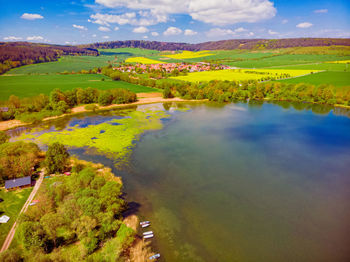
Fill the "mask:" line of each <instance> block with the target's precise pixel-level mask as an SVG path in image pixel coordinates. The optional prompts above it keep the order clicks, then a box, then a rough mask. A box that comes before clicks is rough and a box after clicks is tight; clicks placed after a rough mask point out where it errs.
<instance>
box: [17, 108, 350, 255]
mask: <svg viewBox="0 0 350 262" xmlns="http://www.w3.org/2000/svg"><path fill="white" fill-rule="evenodd" d="M185 106H187V107H191V110H190V111H189V112H185V113H174V114H173V115H172V117H171V118H170V120H168V121H167V122H164V128H163V129H162V130H159V131H155V132H149V133H147V134H145V135H143V137H142V139H141V141H139V142H138V143H137V145H136V148H135V149H134V152H133V155H132V160H131V162H130V165H129V167H128V169H126V170H116V169H114V171H115V172H116V173H117V174H118V175H120V176H122V177H123V181H124V184H125V191H126V192H127V197H128V200H129V201H132V202H133V203H137V209H138V212H139V214H140V216H141V217H143V218H145V219H148V220H151V222H152V228H151V230H153V231H154V232H155V239H154V240H152V241H153V242H152V243H153V245H154V248H155V249H156V250H157V251H159V252H160V253H161V254H162V258H163V259H164V260H165V261H311V262H312V261H349V258H350V251H349V248H348V247H349V246H350V245H349V244H350V222H349V221H350V205H349V199H350V175H349V170H350V118H348V116H349V113H348V111H346V110H344V109H338V108H337V109H333V110H332V108H328V107H322V106H315V105H312V104H300V103H299V104H291V103H278V105H276V104H275V103H264V104H262V103H252V102H250V103H245V104H244V103H239V104H217V103H206V104H194V105H185ZM152 107H155V108H157V110H159V109H164V110H167V111H172V105H169V104H159V105H152ZM143 108H147V106H143ZM114 116H115V117H124V116H125V114H122V113H118V112H105V113H101V114H97V115H96V114H95V115H90V116H86V115H82V116H81V117H79V118H76V117H73V118H67V119H64V120H60V121H57V122H61V123H50V124H43V126H41V128H42V129H43V130H42V131H41V132H45V129H46V130H52V129H55V128H66V127H69V126H71V124H72V122H73V121H75V123H77V121H78V123H89V124H90V125H94V124H96V123H97V122H98V121H100V119H101V118H103V117H106V118H110V117H114ZM345 116H347V117H345ZM96 119H97V120H96ZM79 121H80V122H79ZM94 121H95V122H94ZM104 131H105V130H104ZM20 132H22V131H20V130H19V129H18V130H17V131H16V130H15V131H12V133H11V134H12V135H18V133H20ZM71 152H72V153H75V154H76V155H78V156H79V157H81V158H84V159H86V160H92V161H96V162H103V163H104V164H106V165H109V166H111V167H113V160H112V159H108V158H106V157H105V156H101V155H96V154H94V152H90V153H89V154H86V153H85V152H86V151H85V149H71Z"/></svg>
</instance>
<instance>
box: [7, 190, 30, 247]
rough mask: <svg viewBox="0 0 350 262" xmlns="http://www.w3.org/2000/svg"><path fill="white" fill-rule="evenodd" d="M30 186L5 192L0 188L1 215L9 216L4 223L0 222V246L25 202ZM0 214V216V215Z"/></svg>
mask: <svg viewBox="0 0 350 262" xmlns="http://www.w3.org/2000/svg"><path fill="white" fill-rule="evenodd" d="M31 191H32V188H25V189H23V190H17V191H9V192H6V191H5V190H4V189H0V198H1V199H3V200H4V201H3V202H1V203H0V213H2V212H3V213H2V214H1V215H6V216H9V217H10V220H9V221H8V222H7V223H5V224H0V246H2V244H3V242H4V241H5V239H6V236H7V233H8V232H9V231H10V229H11V227H12V225H13V223H14V222H15V221H16V219H17V216H18V214H19V212H20V211H21V209H22V207H23V205H24V203H25V202H26V200H27V198H28V196H29V194H30V192H31ZM1 215H0V216H1Z"/></svg>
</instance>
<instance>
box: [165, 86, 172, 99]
mask: <svg viewBox="0 0 350 262" xmlns="http://www.w3.org/2000/svg"><path fill="white" fill-rule="evenodd" d="M173 97H174V96H173V94H172V93H171V90H170V88H169V86H167V87H165V88H164V90H163V98H173Z"/></svg>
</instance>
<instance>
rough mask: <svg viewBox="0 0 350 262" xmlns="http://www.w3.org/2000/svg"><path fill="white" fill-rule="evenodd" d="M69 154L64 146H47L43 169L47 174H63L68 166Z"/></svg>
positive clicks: (56, 143) (56, 144)
mask: <svg viewBox="0 0 350 262" xmlns="http://www.w3.org/2000/svg"><path fill="white" fill-rule="evenodd" d="M68 160H69V154H68V152H67V149H66V148H65V146H64V145H62V144H60V143H58V142H55V143H53V144H51V145H49V148H48V150H47V152H46V157H45V162H44V164H45V167H46V170H47V172H48V173H49V174H52V173H57V172H63V171H64V170H65V168H66V166H67V164H68Z"/></svg>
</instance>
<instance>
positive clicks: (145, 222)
mask: <svg viewBox="0 0 350 262" xmlns="http://www.w3.org/2000/svg"><path fill="white" fill-rule="evenodd" d="M150 223H151V222H149V221H142V222H140V225H141V226H142V225H145V224H150Z"/></svg>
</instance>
